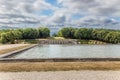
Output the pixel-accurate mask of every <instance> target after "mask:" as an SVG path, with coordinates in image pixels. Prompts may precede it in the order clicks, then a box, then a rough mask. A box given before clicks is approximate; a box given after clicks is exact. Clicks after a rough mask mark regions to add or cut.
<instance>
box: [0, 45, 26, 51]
mask: <svg viewBox="0 0 120 80" xmlns="http://www.w3.org/2000/svg"><path fill="white" fill-rule="evenodd" d="M26 45H28V44H7V45H0V50H4V49H10V48H15V47H20V46H26Z"/></svg>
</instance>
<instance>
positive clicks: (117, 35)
mask: <svg viewBox="0 0 120 80" xmlns="http://www.w3.org/2000/svg"><path fill="white" fill-rule="evenodd" d="M57 36H59V37H60V36H61V37H65V38H73V39H86V40H91V39H92V40H99V41H105V42H109V43H120V30H110V29H92V28H89V29H88V28H79V29H78V28H62V29H61V30H60V31H59V32H58V33H57Z"/></svg>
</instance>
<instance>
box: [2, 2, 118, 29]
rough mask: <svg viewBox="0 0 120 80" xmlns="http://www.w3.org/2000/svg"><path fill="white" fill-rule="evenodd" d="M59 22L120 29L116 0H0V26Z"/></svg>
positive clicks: (57, 23)
mask: <svg viewBox="0 0 120 80" xmlns="http://www.w3.org/2000/svg"><path fill="white" fill-rule="evenodd" d="M63 24H64V25H68V26H69V25H74V26H79V27H81V26H84V27H103V28H115V29H120V0H0V27H2V26H9V27H27V26H31V27H36V26H41V25H63Z"/></svg>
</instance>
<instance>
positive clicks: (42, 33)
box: [38, 28, 50, 38]
mask: <svg viewBox="0 0 120 80" xmlns="http://www.w3.org/2000/svg"><path fill="white" fill-rule="evenodd" d="M38 32H39V38H47V37H49V36H50V30H49V29H48V28H39V29H38Z"/></svg>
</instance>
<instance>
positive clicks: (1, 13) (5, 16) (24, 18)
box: [0, 0, 56, 26]
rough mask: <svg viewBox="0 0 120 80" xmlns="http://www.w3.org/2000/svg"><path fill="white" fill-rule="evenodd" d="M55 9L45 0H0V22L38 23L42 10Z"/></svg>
mask: <svg viewBox="0 0 120 80" xmlns="http://www.w3.org/2000/svg"><path fill="white" fill-rule="evenodd" d="M48 9H51V10H55V9H56V7H54V6H52V5H51V4H50V3H47V2H46V1H45V0H0V24H1V25H5V24H6V26H7V25H14V24H26V25H27V24H40V22H41V20H42V19H43V18H42V17H43V16H42V15H41V16H39V15H35V13H37V12H41V11H42V10H48Z"/></svg>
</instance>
